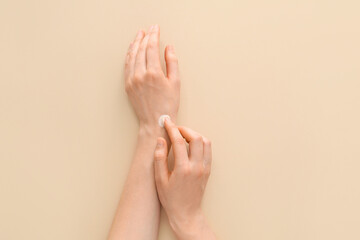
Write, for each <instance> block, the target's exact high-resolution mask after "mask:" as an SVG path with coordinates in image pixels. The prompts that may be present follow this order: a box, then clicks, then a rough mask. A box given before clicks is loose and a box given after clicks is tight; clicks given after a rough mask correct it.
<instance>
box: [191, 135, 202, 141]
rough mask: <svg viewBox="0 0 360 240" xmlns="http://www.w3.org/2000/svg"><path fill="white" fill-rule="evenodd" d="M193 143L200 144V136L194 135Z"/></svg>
mask: <svg viewBox="0 0 360 240" xmlns="http://www.w3.org/2000/svg"><path fill="white" fill-rule="evenodd" d="M193 141H194V142H202V141H203V138H202V137H201V136H200V135H196V136H195V137H194V139H193Z"/></svg>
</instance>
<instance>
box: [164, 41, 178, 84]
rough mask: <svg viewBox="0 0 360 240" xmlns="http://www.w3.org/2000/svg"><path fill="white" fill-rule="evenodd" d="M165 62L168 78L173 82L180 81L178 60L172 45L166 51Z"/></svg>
mask: <svg viewBox="0 0 360 240" xmlns="http://www.w3.org/2000/svg"><path fill="white" fill-rule="evenodd" d="M165 61H166V72H167V77H168V78H169V79H170V80H172V81H179V66H178V58H177V56H176V54H175V50H174V47H173V46H172V45H168V46H167V47H166V49H165Z"/></svg>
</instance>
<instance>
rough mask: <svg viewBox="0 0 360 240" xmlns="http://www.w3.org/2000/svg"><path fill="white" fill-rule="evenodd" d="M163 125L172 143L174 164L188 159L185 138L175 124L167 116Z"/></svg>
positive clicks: (179, 163)
mask: <svg viewBox="0 0 360 240" xmlns="http://www.w3.org/2000/svg"><path fill="white" fill-rule="evenodd" d="M164 126H165V129H166V131H167V133H168V135H169V138H170V141H171V143H172V145H173V152H174V158H175V164H176V165H182V164H183V163H185V162H186V161H188V160H189V158H188V155H187V149H186V144H185V140H184V138H183V136H182V135H181V133H180V131H179V130H178V128H177V127H176V125H175V124H174V123H173V122H172V121H171V120H170V119H169V118H166V119H165V122H164Z"/></svg>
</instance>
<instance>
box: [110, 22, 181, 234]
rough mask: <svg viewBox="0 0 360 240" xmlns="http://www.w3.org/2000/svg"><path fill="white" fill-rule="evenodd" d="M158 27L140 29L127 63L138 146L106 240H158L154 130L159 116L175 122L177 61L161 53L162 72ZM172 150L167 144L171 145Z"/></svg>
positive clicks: (161, 133) (157, 132)
mask: <svg viewBox="0 0 360 240" xmlns="http://www.w3.org/2000/svg"><path fill="white" fill-rule="evenodd" d="M159 36H160V30H159V26H157V25H155V26H152V27H151V28H150V29H149V31H148V32H147V33H146V34H145V32H144V31H142V30H140V31H139V32H138V34H137V36H136V38H135V40H134V41H133V42H132V43H131V44H130V47H129V50H128V53H127V55H126V61H125V89H126V92H127V94H128V97H129V100H130V102H131V104H132V107H133V109H134V110H135V113H136V115H137V117H138V120H139V132H138V139H137V146H136V150H135V154H134V157H133V160H132V162H131V166H130V169H129V173H128V176H127V179H126V182H125V185H124V188H123V192H122V195H121V198H120V201H119V205H118V208H117V211H116V214H115V217H114V220H113V224H112V227H111V229H110V233H109V237H108V239H109V240H118V239H130V240H132V239H134V240H145V239H146V240H153V239H157V237H158V229H159V219H160V202H159V200H158V196H157V192H156V186H155V179H154V164H153V162H154V149H155V147H156V141H157V138H158V137H163V138H164V139H167V141H169V140H168V136H167V134H166V131H165V130H164V128H161V127H160V126H159V125H158V122H157V121H158V118H159V116H160V115H162V114H167V115H169V116H170V117H171V118H172V119H173V120H174V121H176V117H177V112H178V108H179V99H180V78H179V75H178V61H177V57H176V55H175V52H174V48H173V47H172V46H167V47H166V49H165V61H166V72H167V75H165V74H164V72H163V70H162V69H161V64H160V54H159ZM169 147H170V142H169Z"/></svg>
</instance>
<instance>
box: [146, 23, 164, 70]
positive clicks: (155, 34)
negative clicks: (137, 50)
mask: <svg viewBox="0 0 360 240" xmlns="http://www.w3.org/2000/svg"><path fill="white" fill-rule="evenodd" d="M159 38H160V29H159V25H155V26H154V27H153V29H152V30H151V33H150V37H149V41H148V44H147V48H146V51H147V52H146V62H147V69H155V70H158V69H161V65H160V53H159Z"/></svg>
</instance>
